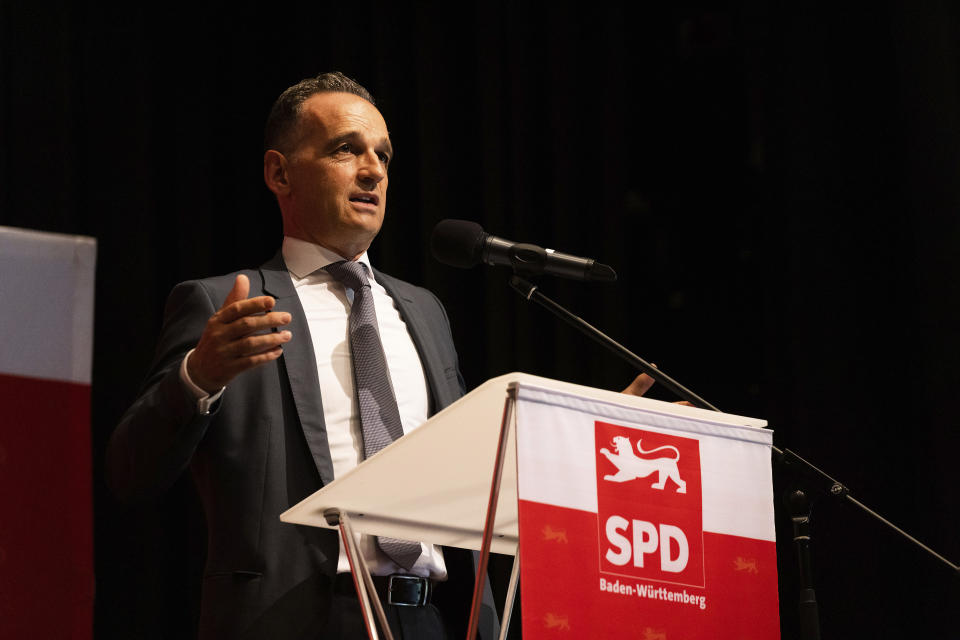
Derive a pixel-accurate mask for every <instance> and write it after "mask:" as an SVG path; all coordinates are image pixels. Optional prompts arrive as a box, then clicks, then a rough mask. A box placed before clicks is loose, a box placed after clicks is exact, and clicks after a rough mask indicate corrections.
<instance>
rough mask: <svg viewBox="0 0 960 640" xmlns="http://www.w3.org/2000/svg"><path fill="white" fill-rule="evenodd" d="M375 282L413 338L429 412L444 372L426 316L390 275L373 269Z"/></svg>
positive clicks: (433, 407)
mask: <svg viewBox="0 0 960 640" xmlns="http://www.w3.org/2000/svg"><path fill="white" fill-rule="evenodd" d="M373 273H374V277H376V279H377V282H379V283H380V284H381V285H383V288H384V289H386V290H387V293H389V294H390V297H391V298H393V301H394V302H396V303H397V310H398V311H399V312H400V317H401V318H403V321H404V323H406V325H407V330H408V331H409V332H410V338H411V339H412V340H413V344H414V346H415V347H416V348H417V353H418V354H419V355H420V363H421V364H422V365H423V372H424V375H426V377H427V386H428V387H429V389H430V414H431V415H432V414H433V413H434V412H435V411H436V406H437V402H438V398H439V397H440V396H439V395H438V394H440V393H442V389H443V388H444V387H443V384H444V377H443V376H444V372H443V371H442V370H441V369H442V365H441V364H440V363H441V362H442V359H441V357H440V354H439V353H438V352H437V349H436V345H435V343H434V341H433V340H431V339H430V328H429V323H428V322H427V319H426V317H425V316H424V315H423V312H422V311H421V310H420V308H419V306H418V305H416V304H415V303H414V301H413V298H410V297H409V296H407V295H404V294H403V293H402V292H401V291H400V290H399V287H397V285H396V283H395V281H394V280H393V278H391V277H390V276H388V275H386V274H383V273H380V272H379V271H377V270H376V269H374V270H373Z"/></svg>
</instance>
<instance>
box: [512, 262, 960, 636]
mask: <svg viewBox="0 0 960 640" xmlns="http://www.w3.org/2000/svg"><path fill="white" fill-rule="evenodd" d="M510 286H511V287H513V289H514V290H515V291H517V293H519V294H520V295H521V296H523V298H524V299H526V300H528V301H531V300H532V301H534V302H536V303H537V304H539V305H540V306H542V307H543V308H545V309H546V310H547V311H549V312H550V313H552V314H553V315H555V316H556V317H558V318H560V319H561V320H563V321H564V322H566V323H567V324H569V325H570V326H572V327H574V328H575V329H577V330H578V331H580V332H581V333H583V334H584V335H585V336H587V337H588V338H590V339H592V340H594V341H595V342H598V343H599V344H601V345H602V346H604V347H606V348H607V349H608V350H610V351H612V352H613V353H614V354H616V355H617V356H618V357H619V358H621V359H622V360H624V361H626V362H628V363H629V364H631V365H633V366H634V367H635V368H636V369H639V370H640V371H642V372H643V373H646V374H647V375H648V376H650V377H651V378H653V379H654V380H656V381H657V382H658V383H660V384H662V385H663V386H665V387H666V388H667V389H669V390H670V391H673V392H674V393H675V394H677V396H679V397H680V398H681V399H683V400H686V401H688V402H689V403H690V404H692V405H694V406H696V407H700V408H702V409H710V410H711V411H720V409H718V408H717V407H716V406H715V405H712V404H710V403H709V402H707V401H706V400H704V399H703V398H701V397H700V396H699V395H697V394H696V393H694V392H693V391H691V390H690V389H688V388H686V387H685V386H683V385H682V384H680V383H679V382H677V381H676V380H674V379H673V378H671V377H670V376H669V375H667V374H666V373H664V372H662V371H660V370H659V369H657V368H656V367H655V366H653V365H652V364H650V363H649V362H647V361H646V360H644V359H643V358H641V357H640V356H638V355H636V354H635V353H633V352H632V351H630V350H629V349H627V348H626V347H625V346H623V345H622V344H620V343H619V342H617V341H616V340H614V339H613V338H611V337H610V336H608V335H607V334H605V333H603V332H602V331H600V330H599V329H597V328H596V327H594V326H593V325H592V324H590V323H589V322H587V321H586V320H584V319H583V318H581V317H579V316H577V315H575V314H573V313H571V312H570V311H568V310H567V309H566V308H564V307H563V306H561V305H559V304H557V303H556V302H554V301H553V300H551V299H550V298H548V297H547V296H545V295H543V293H541V292H540V290H539V289H538V287H537V286H536V285H534V284H533V283H531V282H529V281H527V280H524V279H523V278H521V277H520V276H518V275H516V274H514V275H513V276H512V277H511V278H510ZM771 449H772V450H773V454H774V459H775V460H777V462H779V463H781V464H783V465H784V466H786V467H792V468H795V469H797V470H798V471H800V472H801V473H802V474H804V475H806V476H808V477H810V478H812V479H813V480H815V481H816V482H817V483H820V484H822V485H823V486H822V487H821V490H822V492H823V493H824V494H825V495H828V496H830V497H833V498H837V499H840V500H845V501H847V502H849V503H851V504H853V505H855V506H856V507H857V508H859V509H860V510H861V511H863V512H864V513H867V514H869V515H870V516H872V517H873V518H874V519H875V520H877V521H879V522H881V523H883V524H884V525H886V526H887V527H888V528H890V529H891V530H893V531H895V532H896V533H898V534H900V535H901V536H902V537H904V538H906V539H907V540H909V541H910V542H912V543H913V544H914V545H916V546H917V547H919V548H921V549H923V550H924V551H926V552H927V553H928V554H929V555H931V556H933V557H934V558H936V559H937V560H939V561H940V562H942V563H944V564H945V565H947V566H948V567H950V569H951V570H952V571H953V573H954V576H956V577H960V566H958V565H956V564H954V563H952V562H950V561H949V560H947V559H946V558H945V557H944V556H942V555H940V554H939V553H937V552H936V551H934V550H933V549H931V548H930V547H928V546H927V545H925V544H923V543H922V542H920V541H919V540H917V539H916V538H914V537H913V536H911V535H910V534H908V533H907V532H906V531H904V530H903V529H901V528H900V527H898V526H896V525H894V524H893V523H892V522H890V521H889V520H887V519H886V518H884V517H883V516H881V515H880V514H879V513H877V512H876V511H873V510H872V509H870V508H869V507H867V506H866V505H865V504H863V503H862V502H860V501H859V500H857V499H855V498H854V497H853V496H852V495H850V489H848V488H847V487H846V486H844V485H843V483H841V482H839V481H837V480H835V479H834V478H832V477H830V476H829V475H828V474H826V473H825V472H823V471H821V470H820V469H818V468H817V467H815V466H814V465H813V464H811V463H810V462H808V461H806V460H805V459H803V458H802V457H801V456H799V455H798V454H796V453H794V452H793V451H791V450H790V449H779V448H777V447H776V446H774V445H771ZM800 493H801V496H802V498H792V499H791V501H790V505H791V510H792V515H791V517H792V519H793V522H794V534H795V537H794V540H795V541H796V542H797V547H798V550H799V552H800V555H801V557H800V563H801V580H802V581H803V585H802V589H801V596H800V598H801V599H800V616H801V632H802V633H803V635H802V638H803V640H819V638H820V622H819V615H818V611H817V603H816V594H815V593H814V590H813V579H812V576H811V575H810V566H811V563H810V554H809V546H810V519H811V518H810V516H811V512H812V510H811V508H810V506H809V501H808V500H807V498H806V496H805V495H804V494H803V493H802V492H800ZM804 505H806V506H805V507H804ZM795 507H796V509H797V510H794V508H795ZM798 513H799V514H800V515H797V514H798Z"/></svg>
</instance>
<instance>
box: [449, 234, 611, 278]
mask: <svg viewBox="0 0 960 640" xmlns="http://www.w3.org/2000/svg"><path fill="white" fill-rule="evenodd" d="M430 250H431V251H432V252H433V257H434V258H436V259H437V260H439V261H440V262H442V263H443V264H446V265H450V266H451V267H458V268H460V269H469V268H470V267H473V266H476V265H478V264H480V263H481V262H485V263H486V264H490V265H504V266H508V267H513V270H514V272H516V273H517V274H519V275H522V276H536V275H540V274H544V273H546V274H549V275H552V276H560V277H561V278H570V279H572V280H587V281H594V282H613V281H614V280H616V279H617V273H616V272H615V271H614V270H613V269H611V268H610V267H608V266H607V265H605V264H600V263H599V262H596V261H595V260H591V259H590V258H580V257H578V256H571V255H569V254H566V253H560V252H559V251H554V250H553V249H544V248H543V247H538V246H537V245H534V244H523V243H520V242H511V241H510V240H504V239H503V238H498V237H497V236H492V235H490V234H489V233H487V232H486V231H484V230H483V227H481V226H480V225H479V224H477V223H476V222H470V221H469V220H441V221H440V222H438V223H437V226H435V227H434V228H433V233H432V234H431V236H430Z"/></svg>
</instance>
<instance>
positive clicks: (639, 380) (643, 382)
mask: <svg viewBox="0 0 960 640" xmlns="http://www.w3.org/2000/svg"><path fill="white" fill-rule="evenodd" d="M653 383H654V379H653V378H651V377H650V376H648V375H647V374H645V373H641V374H640V375H638V376H637V377H636V378H634V379H633V382H631V383H630V385H629V386H628V387H627V388H626V389H624V390H623V391H622V393H627V394H630V395H632V396H642V395H643V394H645V393H646V392H647V390H649V389H650V387H652V386H653Z"/></svg>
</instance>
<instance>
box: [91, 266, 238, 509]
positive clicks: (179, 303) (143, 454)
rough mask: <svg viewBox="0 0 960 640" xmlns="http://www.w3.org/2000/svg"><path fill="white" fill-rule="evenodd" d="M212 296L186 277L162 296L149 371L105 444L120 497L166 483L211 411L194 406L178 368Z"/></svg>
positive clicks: (145, 493)
mask: <svg viewBox="0 0 960 640" xmlns="http://www.w3.org/2000/svg"><path fill="white" fill-rule="evenodd" d="M214 295H216V294H215V293H214V292H211V291H210V288H209V286H208V285H207V284H205V283H204V282H200V281H191V282H184V283H182V284H179V285H177V286H176V287H175V288H174V290H173V291H172V292H171V294H170V296H169V298H168V299H167V305H166V309H165V311H164V323H163V329H162V332H161V337H160V342H159V346H158V347H157V354H156V357H155V358H154V362H153V364H152V365H151V367H150V372H149V374H148V375H147V378H146V381H145V382H144V384H143V386H142V388H141V391H140V395H139V397H138V398H137V400H136V402H134V404H133V406H131V407H130V409H128V410H127V412H126V413H125V414H124V416H123V418H122V419H121V421H120V424H119V425H118V426H117V428H116V429H115V430H114V432H113V434H112V435H111V437H110V441H109V443H108V445H107V457H106V463H107V482H108V484H109V485H110V487H111V489H112V490H113V491H114V493H115V494H116V495H117V496H118V497H120V498H121V499H122V500H134V499H139V498H146V497H150V496H153V495H156V494H158V493H161V492H162V491H164V490H166V489H167V488H169V487H170V486H171V485H172V484H173V483H174V482H175V481H176V480H177V478H178V477H179V476H180V474H181V473H183V471H184V469H186V467H187V465H188V464H189V462H190V459H191V458H192V457H193V454H194V452H195V451H196V448H197V445H198V444H199V442H200V440H201V439H202V438H203V436H204V434H205V433H206V430H207V427H208V426H209V424H210V420H211V418H212V415H213V413H215V411H216V407H214V409H213V411H211V413H210V414H208V415H202V414H200V413H199V412H198V411H197V404H196V400H195V399H194V398H193V397H192V396H191V395H190V392H189V391H188V390H187V389H186V388H185V386H184V384H183V381H182V380H181V379H180V373H179V369H180V364H181V362H182V361H183V358H184V356H185V355H186V354H187V352H188V351H189V350H190V349H192V348H193V347H195V346H196V344H197V342H198V341H199V340H200V335H201V334H202V333H203V330H204V327H205V326H206V323H207V320H208V319H209V318H210V316H211V315H213V313H214V312H216V310H217V308H218V307H219V304H218V303H216V302H215V298H214V297H213V296H214Z"/></svg>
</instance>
